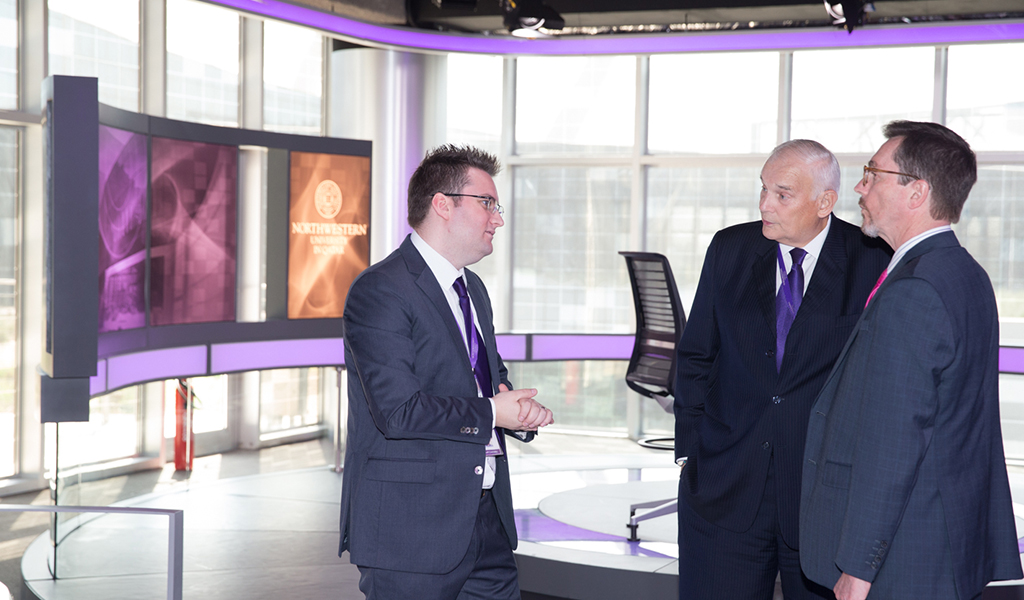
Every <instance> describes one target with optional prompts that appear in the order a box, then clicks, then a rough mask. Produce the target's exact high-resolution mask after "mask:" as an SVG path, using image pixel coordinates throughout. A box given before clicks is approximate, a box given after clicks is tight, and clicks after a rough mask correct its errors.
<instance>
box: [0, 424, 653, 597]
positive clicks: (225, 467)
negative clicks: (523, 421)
mask: <svg viewBox="0 0 1024 600" xmlns="http://www.w3.org/2000/svg"><path fill="white" fill-rule="evenodd" d="M509 452H510V454H522V455H524V457H525V456H526V455H531V454H541V455H552V454H562V455H577V456H579V455H590V456H599V455H602V454H654V455H659V456H665V457H666V460H670V458H669V457H668V453H665V452H662V451H653V450H648V449H644V448H641V447H639V446H638V445H636V444H635V443H634V442H632V441H629V440H625V439H622V438H612V437H589V436H579V435H571V434H558V433H546V434H544V435H541V436H538V438H537V439H536V440H535V441H534V442H533V443H532V444H528V445H521V444H513V445H510V447H509ZM332 461H333V448H332V447H331V445H330V444H329V443H326V442H324V441H312V442H304V443H298V444H290V445H285V446H278V447H273V448H267V449H264V450H259V451H235V452H229V453H225V454H219V455H212V456H206V457H200V458H197V459H196V461H195V463H194V469H193V471H192V473H191V474H190V475H188V476H185V474H183V473H175V471H174V469H173V465H167V466H165V467H164V468H163V469H157V470H151V471H144V472H140V473H135V474H132V475H127V476H120V477H113V478H110V479H106V480H101V481H95V482H89V483H84V484H82V489H81V499H80V503H81V504H83V505H108V504H111V503H114V502H118V501H121V500H126V499H129V498H136V497H139V496H143V495H146V494H151V493H163V492H173V491H182V490H186V489H192V488H195V490H196V491H197V492H198V491H200V490H202V489H203V488H204V485H203V484H210V483H213V482H217V481H221V480H224V479H233V478H239V477H244V476H247V475H255V474H267V473H283V472H285V471H291V470H297V469H308V468H314V467H326V466H327V465H329V464H331V462H332ZM190 496H193V497H199V496H200V494H190ZM0 502H3V503H8V504H47V503H49V491H46V490H44V491H41V492H38V493H30V494H22V495H19V496H11V497H7V498H3V499H0ZM222 514H225V515H228V514H230V507H227V506H225V512H224V513H222ZM47 527H48V516H47V515H46V514H44V513H21V514H17V513H2V512H0V581H2V582H3V583H4V584H6V585H7V586H8V587H9V588H10V590H11V593H12V594H13V596H14V598H15V600H21V599H24V600H29V599H31V598H32V595H31V593H29V592H28V591H26V590H23V589H22V574H21V557H22V555H23V553H24V552H25V550H26V548H27V547H28V546H29V544H30V543H31V542H32V541H33V540H34V539H36V538H37V537H38V536H39V534H41V533H43V532H45V531H46V530H47ZM163 531H165V530H162V529H161V530H160V532H161V533H156V535H157V536H161V535H164V536H165V534H164V533H162V532H163ZM260 536H263V537H262V539H260V540H257V539H256V537H260ZM282 536H284V537H282ZM287 537H288V536H287V534H285V533H284V532H283V531H282V532H278V533H277V534H276V537H275V535H270V537H267V534H265V533H263V532H260V533H259V534H256V535H255V537H254V538H253V539H252V540H250V542H251V543H264V544H266V543H274V544H279V545H280V547H281V548H287V547H288V545H289V543H291V542H290V541H289V540H287V539H285V538H287ZM322 537H323V539H322V540H319V542H318V544H320V545H323V546H324V548H323V549H324V552H320V553H314V554H315V555H316V556H319V555H320V554H322V555H323V556H324V559H325V560H329V561H331V562H332V564H334V563H337V567H338V568H337V573H336V574H335V575H336V578H337V581H336V584H337V586H336V588H335V589H334V590H333V591H334V592H335V593H334V594H332V596H331V597H332V598H337V599H339V600H349V599H352V600H361V599H362V594H360V593H359V591H358V588H357V585H356V582H357V581H358V572H357V571H356V569H355V568H354V567H352V566H351V565H349V564H347V560H345V558H341V559H338V558H337V556H336V554H335V551H334V550H333V548H334V547H335V546H336V544H337V536H336V534H334V533H333V532H332V533H330V534H326V535H324V536H322ZM270 538H273V539H270ZM328 538H329V539H328ZM165 539H166V538H163V540H165ZM307 542H308V541H307ZM165 543H166V542H165V541H161V542H160V544H159V545H161V546H163V545H164V544H165ZM214 558H215V557H214V556H213V555H211V557H210V559H211V560H213V559H214ZM80 566H82V567H86V566H87V565H80ZM317 568H319V567H317ZM215 571H216V569H212V570H211V573H210V577H211V578H215ZM296 575H299V573H296ZM265 576H272V571H270V570H268V569H262V570H259V569H257V570H255V571H254V572H253V576H252V578H251V579H250V582H251V584H252V585H253V586H254V587H253V589H254V590H258V589H259V581H260V577H265ZM159 577H161V578H162V577H164V575H163V574H161V575H160V576H159ZM251 597H259V596H258V595H256V596H251ZM524 600H526V599H525V598H524Z"/></svg>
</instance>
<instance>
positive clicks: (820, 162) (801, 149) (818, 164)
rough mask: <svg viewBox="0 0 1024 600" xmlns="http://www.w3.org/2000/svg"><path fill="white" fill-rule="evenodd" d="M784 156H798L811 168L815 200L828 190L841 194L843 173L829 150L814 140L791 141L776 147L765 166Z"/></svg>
mask: <svg viewBox="0 0 1024 600" xmlns="http://www.w3.org/2000/svg"><path fill="white" fill-rule="evenodd" d="M784 156H796V157H797V158H799V159H800V160H802V161H803V162H804V164H806V165H807V166H808V167H809V168H810V170H811V177H812V179H813V180H814V188H815V189H814V197H815V198H817V197H818V196H820V195H822V194H823V193H825V192H827V191H828V190H832V191H834V192H835V193H836V194H838V193H839V183H840V181H841V178H842V173H841V171H840V170H839V161H838V160H837V159H836V155H835V154H832V152H831V151H830V150H829V149H828V148H826V147H825V146H822V145H821V144H819V143H818V142H815V141H814V140H789V141H788V142H783V143H781V144H779V145H778V146H776V147H775V149H774V150H772V153H771V155H770V156H769V157H768V160H767V161H765V164H767V163H770V162H772V161H773V160H776V159H778V158H783V157H784Z"/></svg>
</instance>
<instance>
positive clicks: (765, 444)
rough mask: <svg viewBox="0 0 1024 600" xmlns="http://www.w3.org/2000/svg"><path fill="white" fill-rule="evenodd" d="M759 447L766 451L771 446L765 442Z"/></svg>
mask: <svg viewBox="0 0 1024 600" xmlns="http://www.w3.org/2000/svg"><path fill="white" fill-rule="evenodd" d="M761 447H762V448H764V449H765V450H767V449H769V448H771V447H772V445H771V443H770V442H765V443H763V444H761Z"/></svg>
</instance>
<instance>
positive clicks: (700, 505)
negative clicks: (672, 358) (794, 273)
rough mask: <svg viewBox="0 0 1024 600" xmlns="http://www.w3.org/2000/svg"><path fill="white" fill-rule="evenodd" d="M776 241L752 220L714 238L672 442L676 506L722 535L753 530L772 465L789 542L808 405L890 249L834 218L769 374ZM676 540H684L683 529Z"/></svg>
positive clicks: (690, 324)
mask: <svg viewBox="0 0 1024 600" xmlns="http://www.w3.org/2000/svg"><path fill="white" fill-rule="evenodd" d="M777 248H778V243H777V242H774V241H772V240H769V239H767V238H765V237H764V236H763V235H762V224H761V222H759V221H758V222H752V223H745V224H742V225H736V226H734V227H729V228H727V229H724V230H722V231H720V232H718V233H717V234H716V235H715V237H714V239H713V240H712V242H711V246H710V247H709V248H708V251H707V256H706V258H705V260H704V267H703V270H702V272H701V277H700V283H699V284H698V287H697V294H696V297H695V299H694V302H693V306H692V308H691V311H690V318H689V320H688V321H687V324H686V328H685V330H684V331H683V335H682V339H681V340H680V342H679V346H678V349H677V353H678V360H677V365H678V367H677V368H678V370H677V375H676V385H675V415H676V436H675V443H676V457H677V458H678V457H683V456H686V457H688V463H687V465H686V467H685V468H684V469H683V471H682V474H681V478H680V485H679V496H680V503H684V502H685V503H686V504H687V505H688V506H689V507H690V508H691V509H692V511H693V512H695V513H696V514H697V515H699V516H700V517H701V518H702V519H704V520H705V521H707V522H709V523H712V524H714V525H715V526H718V527H721V528H724V529H726V530H729V531H734V532H744V531H746V530H747V529H749V528H750V527H751V524H752V523H753V522H754V519H755V517H756V516H757V513H758V510H759V508H760V506H761V502H762V499H763V496H764V494H763V492H764V490H765V482H766V480H767V478H768V474H769V466H772V467H773V468H772V473H773V478H774V486H775V489H776V490H777V493H776V498H775V501H777V503H778V509H777V510H778V521H779V526H780V529H781V533H782V536H783V538H784V539H785V541H786V543H787V545H789V546H791V547H793V548H796V547H797V544H798V534H797V524H798V515H797V511H798V508H799V502H800V477H801V461H802V457H803V446H804V439H805V436H806V431H807V419H808V414H809V412H810V407H811V403H812V402H813V401H814V398H815V396H817V394H818V392H819V391H820V390H821V387H822V385H823V384H824V382H825V378H826V377H827V375H828V373H829V371H830V370H831V369H832V364H833V362H834V361H835V359H836V357H837V356H838V355H839V352H840V350H841V349H842V348H843V345H844V343H845V342H846V339H847V337H848V336H849V334H850V332H851V331H852V330H853V326H854V324H855V323H856V322H857V320H858V318H859V317H860V313H861V311H862V310H863V307H864V302H865V300H866V299H867V296H868V293H869V292H870V291H871V288H872V287H873V286H874V283H875V280H876V279H877V278H878V275H879V274H880V273H881V272H882V270H883V269H884V268H885V266H886V264H887V263H888V261H889V254H888V247H887V246H885V245H884V244H883V243H881V242H880V241H877V240H870V239H869V238H866V237H865V236H864V235H863V234H861V232H860V230H859V229H858V228H857V227H855V226H853V225H851V224H849V223H846V222H844V221H841V220H840V219H838V218H836V217H835V215H833V216H832V224H831V226H830V229H829V232H828V236H827V237H826V240H825V243H824V246H823V247H822V251H821V256H820V257H819V258H818V262H817V264H816V266H815V268H814V269H815V270H814V275H813V277H812V278H811V281H810V283H809V284H808V287H807V289H806V291H805V293H804V297H803V302H802V304H801V305H800V309H799V311H798V313H797V315H796V318H795V320H794V322H793V325H792V328H791V329H790V332H789V336H788V338H787V340H786V351H785V354H784V361H783V363H782V367H781V371H776V363H775V345H776V341H775V326H776V317H775V295H776V290H775V272H776V269H777V263H776V260H777V259H776V253H777ZM684 510H685V509H684V507H682V506H680V515H681V517H680V518H682V515H683V514H684ZM679 543H680V545H681V546H683V545H685V544H687V540H686V539H684V538H683V533H682V529H681V533H680V540H679ZM681 552H682V550H681ZM684 554H685V553H684ZM680 568H681V570H682V566H681V567H680ZM707 568H710V569H714V568H715V565H714V564H711V565H708V566H707ZM796 571H797V572H798V571H799V569H796ZM729 576H730V574H728V573H723V574H722V577H723V578H728V577H729ZM797 576H799V573H797ZM771 578H772V581H774V574H772V575H771Z"/></svg>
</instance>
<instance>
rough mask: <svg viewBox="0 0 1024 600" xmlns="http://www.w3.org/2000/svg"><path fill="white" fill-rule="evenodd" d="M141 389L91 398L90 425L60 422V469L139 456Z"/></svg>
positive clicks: (58, 425) (58, 460) (58, 454)
mask: <svg viewBox="0 0 1024 600" xmlns="http://www.w3.org/2000/svg"><path fill="white" fill-rule="evenodd" d="M139 390H140V388H139V386H132V387H127V388H124V389H122V390H118V391H116V392H111V393H109V394H105V395H103V396H96V397H95V398H92V399H90V400H89V422H88V423H58V424H57V467H58V469H61V470H63V469H71V468H74V467H78V466H82V465H92V464H96V463H100V462H104V461H109V460H115V459H118V458H129V457H133V456H136V455H137V454H138V453H139V415H140V411H139Z"/></svg>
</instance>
